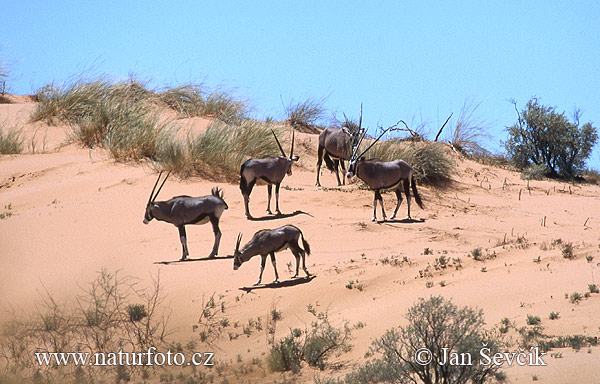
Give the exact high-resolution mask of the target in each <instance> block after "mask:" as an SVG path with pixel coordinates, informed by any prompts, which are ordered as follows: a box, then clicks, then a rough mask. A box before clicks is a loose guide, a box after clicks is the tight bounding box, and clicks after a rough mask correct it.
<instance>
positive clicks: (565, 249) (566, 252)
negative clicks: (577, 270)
mask: <svg viewBox="0 0 600 384" xmlns="http://www.w3.org/2000/svg"><path fill="white" fill-rule="evenodd" d="M574 249H575V248H574V247H573V243H571V242H568V243H564V244H563V246H562V251H561V253H562V256H563V257H564V258H565V259H574V258H575V253H574V252H573V250H574Z"/></svg>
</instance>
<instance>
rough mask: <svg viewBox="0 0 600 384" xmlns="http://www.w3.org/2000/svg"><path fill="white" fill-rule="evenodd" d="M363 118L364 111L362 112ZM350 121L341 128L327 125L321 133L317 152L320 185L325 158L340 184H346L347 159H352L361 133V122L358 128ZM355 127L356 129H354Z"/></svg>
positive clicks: (318, 181) (317, 184) (328, 167)
mask: <svg viewBox="0 0 600 384" xmlns="http://www.w3.org/2000/svg"><path fill="white" fill-rule="evenodd" d="M361 120H362V113H361ZM350 123H351V122H350V121H349V120H348V119H346V122H345V123H344V125H342V127H341V128H336V127H327V128H325V129H324V130H323V131H322V132H321V133H320V134H319V149H318V154H317V182H316V184H315V185H316V186H317V187H320V186H321V182H320V180H319V176H320V174H321V164H322V162H323V160H325V166H326V167H327V169H329V170H330V171H332V172H335V177H336V178H337V182H338V186H340V185H344V184H346V166H345V164H344V161H345V160H349V159H350V155H351V151H352V149H353V148H354V146H355V145H356V144H357V142H358V138H359V136H360V133H361V127H360V125H361V122H359V125H358V128H355V127H351V126H350ZM352 128H354V129H352ZM340 165H341V167H342V181H341V182H340V175H339V166H340Z"/></svg>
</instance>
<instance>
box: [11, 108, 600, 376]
mask: <svg viewBox="0 0 600 384" xmlns="http://www.w3.org/2000/svg"><path fill="white" fill-rule="evenodd" d="M17 101H21V103H14V104H2V105H0V120H3V121H8V122H10V123H14V124H18V125H19V126H22V127H23V132H24V135H25V137H26V146H27V152H26V153H24V154H21V155H2V156H0V213H2V212H4V211H6V210H7V209H8V208H7V207H8V206H9V205H10V212H11V213H12V216H10V217H6V218H4V219H2V220H0V256H1V258H2V260H1V261H2V268H1V269H0V320H5V319H7V318H9V317H10V316H14V314H15V313H16V314H19V313H28V312H31V311H34V310H35V303H36V301H37V299H38V298H39V294H40V292H41V291H44V290H47V291H49V292H52V294H53V295H55V297H57V298H59V299H61V300H68V299H69V298H71V297H72V295H73V292H76V291H77V289H78V286H81V285H85V284H86V283H87V282H89V281H91V280H93V279H94V277H95V276H96V273H97V272H98V271H99V270H100V269H102V268H106V269H108V270H111V271H117V270H118V271H120V272H119V273H121V274H123V275H128V276H133V277H136V278H139V279H141V281H142V282H149V281H150V280H151V277H152V276H155V275H157V274H160V279H161V283H162V286H163V289H164V294H165V297H166V302H167V303H168V305H169V306H170V308H171V310H172V316H171V320H170V325H171V326H172V327H173V329H175V330H176V332H175V334H174V335H173V337H174V338H175V339H177V340H189V339H190V338H192V337H193V328H192V326H193V325H194V324H196V322H197V319H198V317H199V313H200V311H201V304H202V302H203V300H205V299H206V298H207V297H209V296H210V295H212V294H213V293H216V294H218V295H223V300H224V301H225V302H226V303H227V305H228V308H230V309H229V311H228V316H229V318H230V320H231V321H232V322H233V321H239V322H240V323H245V322H246V321H247V319H249V318H256V317H258V316H262V317H263V318H265V317H266V316H267V314H268V313H269V311H270V309H271V308H272V307H273V306H276V308H277V309H278V310H279V311H280V312H281V313H282V314H283V319H282V320H281V322H280V324H279V325H278V331H277V332H278V335H279V336H283V335H285V334H287V332H289V331H288V330H289V328H292V327H297V326H302V325H303V324H305V323H307V322H308V321H310V315H309V314H308V313H307V310H306V308H307V306H308V305H309V304H312V305H318V306H319V308H320V309H322V310H325V309H327V310H328V312H329V315H330V318H331V319H332V320H333V321H334V322H336V323H337V324H341V323H342V322H343V321H349V322H350V323H351V324H354V323H357V322H359V321H360V322H364V323H366V327H364V328H361V329H358V330H356V331H354V333H353V336H354V338H353V341H352V344H353V345H354V348H353V349H352V351H350V352H349V353H347V354H344V355H342V356H341V357H339V361H340V362H345V363H348V362H361V360H362V357H363V355H364V353H365V352H366V351H367V349H368V346H369V345H370V343H371V341H372V340H373V339H375V338H377V337H379V336H380V335H381V334H383V332H384V331H385V330H386V329H389V328H391V327H394V326H397V325H402V324H405V320H404V318H403V315H404V314H405V312H406V310H407V309H408V307H410V306H411V305H412V304H413V303H414V302H415V301H416V300H417V298H419V297H429V296H430V295H443V296H444V297H447V298H451V299H452V300H453V302H454V303H456V304H459V305H469V306H474V307H478V308H481V309H483V311H484V313H485V318H486V322H487V324H488V325H490V326H492V325H494V324H497V323H498V322H499V321H500V320H501V319H502V318H504V317H508V318H509V319H511V320H512V321H514V322H515V323H516V324H518V325H519V326H524V325H525V319H526V317H527V315H528V314H535V315H539V316H540V317H541V318H542V325H543V326H544V327H545V331H546V332H547V333H548V334H552V335H570V334H583V335H591V336H598V335H599V332H600V295H592V296H591V297H590V298H588V299H584V300H582V301H581V302H580V303H579V304H572V303H570V302H569V300H566V299H565V294H566V293H569V294H570V293H572V292H576V291H578V292H582V293H583V292H586V291H587V288H588V284H589V283H596V284H598V283H600V270H599V265H600V264H598V263H599V262H600V247H599V244H600V193H599V192H600V189H599V187H597V186H589V185H580V184H577V185H572V184H566V183H561V182H558V181H531V182H530V183H529V186H528V183H527V181H524V180H521V179H520V177H519V174H518V173H515V172H511V171H508V170H504V169H498V168H493V167H487V166H483V165H481V164H478V163H475V162H472V161H469V160H466V159H462V158H459V157H458V156H457V157H456V161H457V162H458V167H457V169H458V172H457V174H456V175H454V176H453V179H454V183H453V185H452V186H451V187H450V188H448V189H446V190H437V189H433V188H430V187H427V186H423V185H419V189H420V192H421V196H422V198H423V201H424V203H425V209H423V210H420V209H419V208H418V207H417V206H416V204H414V205H413V212H412V214H413V218H414V219H415V220H414V221H410V222H406V221H402V220H399V221H396V222H385V223H372V222H371V221H370V218H371V215H372V201H373V194H372V192H370V191H366V190H361V189H358V187H357V184H350V185H347V186H343V187H341V188H337V187H336V188H334V186H335V184H336V183H335V176H334V175H333V174H331V173H329V172H328V171H323V175H322V177H321V183H322V184H323V185H324V186H326V187H329V188H328V189H320V188H316V187H315V186H314V184H315V177H316V176H315V173H314V172H315V171H314V169H315V167H314V164H315V163H316V142H317V141H316V139H317V136H316V135H310V134H306V133H299V134H297V137H298V139H297V140H299V142H300V143H301V144H300V145H298V147H297V148H299V149H298V150H299V151H302V152H300V153H299V154H300V156H301V161H300V163H301V164H300V166H299V167H296V168H295V170H294V174H293V176H291V177H287V178H286V179H285V180H284V182H283V184H284V185H285V186H284V187H283V188H282V190H281V197H280V206H281V210H282V211H283V213H285V214H289V216H288V217H285V218H278V219H275V218H272V217H266V218H265V220H257V221H248V220H247V219H246V217H245V215H244V208H243V199H242V196H241V194H240V192H239V188H238V186H237V185H232V184H226V183H214V182H209V181H206V180H201V179H190V180H178V179H177V178H175V177H172V178H171V179H170V180H169V181H168V182H167V183H166V185H165V186H164V188H163V190H162V191H161V193H160V197H159V199H161V198H165V199H166V198H169V197H171V196H174V195H182V194H188V195H192V196H197V195H206V194H209V193H210V189H211V187H213V186H214V185H218V186H219V187H221V188H222V189H223V190H224V193H225V200H226V202H227V204H228V205H229V210H227V211H226V212H225V213H224V214H223V216H222V219H221V230H222V231H223V238H222V241H221V248H220V252H219V253H220V256H222V257H224V256H227V255H230V254H231V253H232V252H233V248H234V245H235V240H236V237H237V235H238V233H239V232H242V233H243V234H244V241H247V240H249V239H250V238H251V236H252V234H253V233H254V232H256V231H258V230H259V229H263V228H275V227H277V226H281V225H283V224H288V223H289V224H294V225H296V226H298V227H299V228H301V229H302V231H303V233H304V235H305V237H306V239H307V240H308V241H309V243H310V245H311V248H312V250H313V254H312V255H311V256H309V257H308V258H307V266H308V269H309V270H310V271H311V273H313V274H314V275H315V278H314V279H312V280H306V281H304V280H300V281H299V283H297V284H289V286H285V284H284V285H283V286H278V287H269V286H266V287H265V286H263V287H260V289H252V290H249V291H248V290H242V289H241V288H244V287H248V286H251V284H252V283H253V282H254V281H256V278H257V277H258V273H259V260H260V258H255V259H252V260H251V261H249V262H248V263H245V264H244V265H243V266H242V267H241V268H240V269H239V270H238V271H234V270H233V268H232V264H233V262H232V260H231V259H230V258H222V259H216V260H209V261H205V260H196V261H194V260H192V261H189V262H176V260H178V258H179V257H180V254H181V245H180V242H179V236H178V233H177V230H176V228H175V227H173V226H172V225H169V224H166V223H161V222H156V221H153V222H151V223H150V224H149V225H147V226H145V225H143V224H142V219H143V214H144V209H145V203H146V201H147V197H148V195H149V193H150V190H151V188H152V185H153V184H154V181H155V179H156V173H155V172H154V171H153V170H152V169H151V168H150V167H149V166H147V165H144V164H123V163H116V162H115V161H113V160H111V159H110V158H109V156H108V155H107V154H106V153H105V152H104V151H102V150H88V149H83V148H80V147H78V146H76V145H74V144H70V145H66V146H63V145H62V144H64V143H65V140H66V138H67V137H68V133H69V129H68V127H65V126H58V127H49V126H46V125H45V124H42V123H35V124H31V123H28V122H27V120H28V116H29V113H30V112H31V110H32V108H33V107H34V104H33V103H32V102H30V101H29V102H22V101H27V100H17ZM181 124H182V126H185V127H187V128H186V129H190V130H191V131H193V132H194V131H197V130H201V129H204V128H203V127H205V124H206V122H205V120H204V119H189V120H186V121H182V122H181ZM32 143H33V147H35V149H36V152H38V151H43V153H35V154H33V153H31V152H33V148H32ZM307 148H308V149H307ZM288 187H289V188H288ZM266 197H267V193H266V188H265V187H256V188H255V190H254V192H253V194H252V199H251V203H250V204H251V211H252V212H253V214H254V215H255V216H257V217H260V216H262V215H263V214H265V213H264V210H265V208H266ZM384 201H385V204H386V208H387V211H388V214H389V213H390V212H391V209H393V206H394V204H395V196H394V195H393V194H385V195H384ZM405 214H406V203H404V204H403V205H402V206H401V207H400V210H399V216H400V217H404V215H405ZM544 224H545V225H544ZM556 239H561V240H562V241H564V242H572V243H573V245H574V246H575V255H576V258H575V259H574V260H567V259H565V258H563V257H562V255H561V249H560V248H559V247H551V243H552V241H553V240H556ZM212 243H213V234H212V229H211V227H210V225H203V226H191V227H188V246H189V251H190V258H191V259H201V258H204V257H206V256H207V255H208V253H209V252H210V250H211V247H212ZM478 247H481V248H482V252H483V254H484V255H489V256H490V257H489V258H487V259H486V260H484V261H477V260H473V258H471V257H469V256H468V255H469V253H470V252H471V251H472V250H473V249H475V248H478ZM426 248H428V249H429V250H431V251H432V254H426V253H428V252H424V250H425V249H426ZM441 255H444V256H446V257H448V258H450V259H452V258H460V259H461V261H462V265H463V267H462V269H460V270H456V269H454V268H447V269H444V270H441V271H437V270H435V269H434V268H433V265H434V261H435V259H436V258H439V257H440V256H441ZM586 256H592V257H594V259H593V261H592V262H588V261H587V260H586ZM386 257H387V258H398V259H399V260H402V258H403V257H406V258H408V260H410V264H409V263H400V264H401V265H400V266H391V265H390V264H384V263H383V262H382V259H384V258H386ZM538 257H539V258H540V262H539V263H536V262H533V260H534V259H536V258H538ZM278 261H279V263H278V268H279V273H280V277H281V278H282V280H288V279H290V277H291V275H292V273H291V272H289V271H288V268H287V266H286V264H287V263H288V262H292V264H293V262H294V259H293V256H292V254H291V253H290V252H289V251H284V252H281V253H280V254H278ZM428 265H429V266H430V270H431V273H432V275H431V276H429V277H425V278H420V277H419V271H422V270H424V269H426V268H427V266H428ZM301 276H303V275H302V273H301ZM272 279H273V270H272V267H271V265H270V263H267V267H266V270H265V273H264V276H263V281H264V282H270V281H271V280H272ZM351 280H353V281H355V282H357V283H360V284H362V285H363V290H362V291H359V290H357V289H348V288H346V285H347V283H348V282H349V281H351ZM428 281H431V282H433V287H431V288H427V287H426V283H427V282H428ZM441 281H443V282H444V283H445V286H441V285H440V282H441ZM550 312H560V318H559V319H558V320H554V321H550V320H548V314H549V313H550ZM219 348H220V349H219V350H218V351H216V354H217V356H218V358H219V359H221V360H223V361H227V360H235V359H236V356H237V355H238V354H239V353H240V351H242V352H243V354H244V359H250V358H252V357H263V353H264V352H265V351H268V345H267V343H266V337H265V332H256V333H253V334H252V335H250V336H249V337H246V336H245V335H242V336H241V337H239V338H238V339H236V340H233V341H229V340H225V339H223V341H222V342H221V343H220V344H219ZM561 352H562V358H548V359H547V362H548V366H546V367H513V368H508V369H506V372H507V375H508V378H509V380H510V381H511V382H529V381H530V380H531V379H532V375H536V376H537V377H538V378H539V382H543V383H566V382H573V383H575V382H577V383H583V382H588V383H592V382H594V380H596V381H597V380H598V377H599V376H598V372H600V348H592V349H591V350H590V351H589V353H588V351H586V350H582V351H579V352H575V351H573V350H571V349H562V350H561ZM347 365H348V364H346V366H347ZM343 372H344V371H343V370H342V372H335V371H332V372H330V373H331V375H332V376H336V375H341V374H342V373H343ZM312 377H313V373H312V370H310V369H306V370H305V371H304V374H303V375H302V376H301V380H304V381H306V382H312ZM230 381H231V380H230Z"/></svg>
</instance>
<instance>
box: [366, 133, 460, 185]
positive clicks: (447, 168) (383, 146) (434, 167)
mask: <svg viewBox="0 0 600 384" xmlns="http://www.w3.org/2000/svg"><path fill="white" fill-rule="evenodd" d="M367 145H369V144H365V143H363V146H365V148H366V146H367ZM448 151H449V149H448V148H447V146H446V145H444V144H442V143H436V142H427V141H425V142H415V143H413V142H405V141H401V140H398V139H392V140H387V141H381V142H379V143H377V144H375V145H374V146H373V147H372V148H371V149H370V150H369V152H367V153H366V155H365V156H366V157H367V158H369V159H378V160H381V161H392V160H404V161H406V162H407V163H409V164H410V165H411V166H412V167H413V169H414V170H415V178H417V179H418V180H420V181H422V182H424V183H426V184H429V185H433V186H444V185H446V184H448V182H450V180H451V179H452V175H453V174H454V171H455V167H456V164H455V163H454V161H453V160H452V158H451V157H450V155H449V153H448Z"/></svg>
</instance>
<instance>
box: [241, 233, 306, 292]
mask: <svg viewBox="0 0 600 384" xmlns="http://www.w3.org/2000/svg"><path fill="white" fill-rule="evenodd" d="M300 239H302V246H303V247H304V249H302V248H300V245H299V244H298V241H299V240H300ZM241 241H242V234H241V233H240V234H239V235H238V238H237V243H236V244H235V252H234V254H233V269H234V270H237V269H238V268H239V267H240V266H241V265H242V264H243V263H245V262H246V261H248V260H250V259H251V258H252V257H253V256H256V255H260V256H261V261H260V275H259V276H258V281H257V282H256V283H254V285H258V284H260V282H261V280H262V275H263V271H264V269H265V263H266V262H267V255H271V264H273V269H274V270H275V280H274V281H273V282H274V283H276V282H278V281H279V274H278V273H277V263H276V262H275V252H279V251H283V250H284V249H286V248H289V249H290V250H291V251H292V253H293V254H294V256H295V257H296V273H295V274H294V276H292V278H295V277H297V276H298V268H299V266H300V257H302V269H303V270H304V272H305V273H306V276H310V273H308V269H306V260H305V255H310V246H309V245H308V243H307V242H306V240H305V239H304V235H303V234H302V231H300V229H298V228H297V227H295V226H293V225H284V226H283V227H279V228H276V229H262V230H260V231H258V232H256V233H255V234H254V236H253V237H252V240H250V241H249V242H248V244H246V245H244V247H243V248H242V249H241V250H240V243H241Z"/></svg>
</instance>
